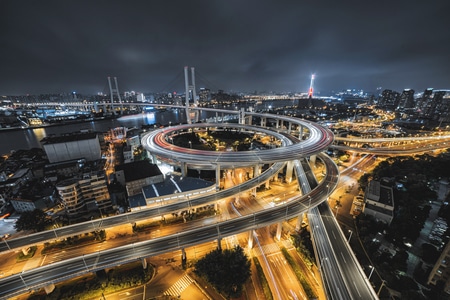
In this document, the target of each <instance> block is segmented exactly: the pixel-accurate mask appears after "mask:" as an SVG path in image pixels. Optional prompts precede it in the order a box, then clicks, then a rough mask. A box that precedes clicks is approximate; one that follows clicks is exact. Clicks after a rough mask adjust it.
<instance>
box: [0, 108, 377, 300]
mask: <svg viewBox="0 0 450 300" xmlns="http://www.w3.org/2000/svg"><path fill="white" fill-rule="evenodd" d="M266 117H270V118H278V119H282V120H283V121H288V122H292V123H295V124H297V125H298V126H301V127H304V128H307V130H308V133H309V136H308V137H309V138H308V139H307V140H306V141H299V142H296V143H293V142H292V141H290V140H289V139H286V138H284V137H283V136H281V135H279V134H278V133H277V132H275V131H273V130H269V132H270V133H269V132H267V134H270V135H273V136H276V137H278V138H279V139H280V140H282V141H283V145H284V146H285V147H283V148H277V149H272V150H263V151H253V152H252V151H249V153H246V155H242V152H239V153H237V152H234V153H226V152H225V153H224V152H222V153H214V154H212V153H208V160H205V155H204V153H201V151H200V152H198V151H199V150H195V149H185V148H180V149H175V148H174V147H173V145H171V144H169V143H168V140H167V139H166V135H168V134H170V133H171V132H173V131H174V128H175V130H177V129H178V130H181V129H182V130H185V129H190V128H195V127H205V126H207V127H211V126H214V125H211V124H208V125H199V124H191V125H181V127H180V126H176V127H171V128H170V129H167V128H166V129H167V130H166V129H163V130H158V131H156V132H155V133H152V134H150V135H148V136H146V137H145V139H146V140H145V143H146V145H151V147H150V148H151V149H152V150H154V151H155V152H157V155H160V156H161V157H170V155H171V154H170V153H171V152H172V150H177V151H176V155H177V159H178V160H179V161H184V162H193V165H206V164H210V163H211V160H212V161H215V162H216V163H217V164H220V165H222V166H223V165H225V166H235V165H236V166H237V165H239V166H240V165H241V164H242V165H252V164H256V163H267V162H274V165H273V166H272V167H271V168H270V169H269V170H268V171H266V172H264V173H263V174H262V175H261V176H260V177H257V178H253V179H252V180H250V181H248V182H246V183H244V184H241V185H239V186H236V187H234V188H231V189H227V190H224V191H220V192H218V193H216V194H214V195H208V196H205V197H201V198H197V199H191V200H187V201H183V202H181V203H175V204H172V205H167V206H161V207H157V208H154V209H148V210H144V211H139V212H135V213H132V214H126V215H119V216H115V217H111V218H107V219H103V220H96V221H95V222H85V223H83V224H80V225H79V227H76V226H74V228H72V229H71V230H70V229H69V228H66V227H64V228H60V229H58V232H59V233H61V234H63V235H73V234H75V233H79V232H80V231H92V229H93V228H95V229H98V228H104V227H108V226H114V225H117V224H118V222H119V223H120V222H121V223H132V222H134V221H136V220H138V219H144V218H150V217H152V216H160V215H162V214H164V213H170V212H173V211H177V210H179V209H183V208H186V207H190V206H192V205H194V206H195V205H200V204H202V203H207V202H211V201H216V200H218V199H220V198H223V197H228V196H231V195H234V194H236V193H239V192H241V191H244V190H248V189H250V188H253V187H255V186H258V185H260V184H261V183H263V182H265V181H266V180H267V179H269V178H270V177H271V176H273V175H275V174H276V173H278V171H279V170H280V169H281V168H282V167H283V166H284V164H285V162H286V161H291V160H295V159H299V158H302V157H305V156H310V155H313V154H317V155H318V157H319V158H321V159H322V160H323V161H324V163H325V166H326V170H327V174H326V177H325V179H324V180H322V181H321V183H320V184H319V185H318V186H316V187H315V188H314V189H312V190H311V191H310V193H308V194H303V195H301V196H300V195H298V196H294V197H292V198H290V199H289V201H287V202H286V204H283V205H280V206H276V207H273V208H270V209H265V210H262V211H259V212H257V213H254V214H252V215H247V216H242V217H238V218H235V219H232V220H228V221H224V222H219V223H217V224H213V225H209V226H203V227H201V228H197V229H193V230H189V231H186V232H180V233H178V234H176V235H172V236H164V237H161V238H157V239H153V240H149V241H145V242H140V243H135V244H132V245H127V246H122V247H118V248H114V249H109V250H106V251H102V252H98V253H93V254H89V255H85V256H83V257H78V258H73V259H68V260H65V261H62V262H58V263H54V264H52V265H47V266H43V267H39V268H36V269H33V270H30V271H27V272H23V273H21V274H16V275H12V276H9V277H7V278H4V279H2V280H0V284H1V286H2V291H1V292H0V296H4V295H13V294H17V293H19V292H22V291H23V290H26V289H30V288H37V287H42V286H45V285H47V284H50V283H55V282H58V281H62V280H65V279H67V278H70V277H74V276H78V275H80V274H82V273H86V272H92V271H95V270H98V269H103V268H106V267H110V266H114V265H117V264H121V263H125V262H129V261H133V260H136V259H140V258H143V257H148V256H153V255H157V254H160V253H164V252H167V251H173V250H177V249H182V248H185V247H189V246H193V245H196V244H199V243H204V242H206V241H210V240H212V239H220V238H222V237H226V236H229V235H233V234H236V233H241V232H246V231H250V230H253V229H256V228H259V227H264V226H267V225H269V224H273V223H276V222H279V221H281V220H285V219H288V218H292V217H296V216H298V215H299V214H301V213H303V212H305V211H308V210H309V209H311V208H313V207H316V206H318V205H319V204H320V203H322V202H323V201H325V200H326V199H327V196H328V193H329V191H330V190H333V189H334V187H335V186H336V185H337V181H338V175H339V174H338V169H337V167H336V165H335V164H334V163H333V162H332V161H331V160H330V159H329V158H328V156H326V155H323V154H321V151H322V150H324V149H325V148H326V147H328V146H329V145H330V144H331V143H332V141H333V135H332V133H331V132H330V131H328V130H327V129H325V128H322V127H320V126H318V125H315V124H313V123H310V122H307V121H303V120H298V119H294V118H289V117H285V116H278V115H266ZM215 125H217V126H221V127H223V126H224V124H223V123H220V124H215ZM229 125H230V124H226V125H225V126H229ZM232 126H233V127H235V128H237V129H245V128H247V129H248V130H253V129H255V128H256V129H257V131H265V130H267V129H262V128H260V127H255V126H249V125H236V124H234V125H232ZM194 150H195V151H194ZM254 152H257V153H254ZM249 160H250V161H251V163H249ZM297 175H298V176H299V174H297ZM299 177H300V176H299ZM74 229H75V231H74ZM59 230H60V231H59ZM64 230H70V231H67V232H66V231H64ZM49 234H50V236H48V235H49ZM55 236H56V237H58V238H59V237H61V236H58V233H57V231H56V230H55V231H53V232H50V233H49V232H46V233H41V234H37V235H35V236H33V237H32V239H30V237H27V240H28V243H30V242H31V243H37V242H39V241H43V240H48V239H54V238H55ZM16 240H18V239H15V240H11V241H9V243H11V244H12V243H14V242H15V241H16ZM24 242H25V241H22V243H21V244H22V245H23V244H24ZM5 243H6V242H5ZM18 245H19V244H18ZM7 246H8V245H7ZM12 246H14V244H12ZM16 247H22V246H16ZM8 248H11V246H8ZM328 248H329V249H331V248H332V247H331V246H330V245H328ZM331 272H337V271H336V269H333V270H331ZM339 273H340V272H339ZM339 276H340V277H342V276H344V275H342V274H340V275H339ZM331 284H333V283H331ZM350 288H352V287H350ZM360 288H361V287H360ZM362 288H364V289H367V291H368V292H367V293H364V294H371V291H370V290H371V287H368V286H363V287H362ZM339 289H342V286H336V287H334V290H339Z"/></svg>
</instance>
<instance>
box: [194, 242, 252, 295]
mask: <svg viewBox="0 0 450 300" xmlns="http://www.w3.org/2000/svg"><path fill="white" fill-rule="evenodd" d="M195 272H196V273H197V274H198V275H199V276H202V277H204V278H205V279H206V280H207V281H208V282H209V283H211V284H212V285H214V287H215V288H216V289H217V290H218V291H219V292H220V293H223V294H225V295H226V296H227V298H231V297H239V296H240V295H241V294H242V287H243V285H244V283H245V282H246V281H247V280H248V278H250V275H251V271H250V260H249V259H248V257H247V256H246V255H245V253H244V250H243V249H242V248H241V247H240V246H238V245H237V246H235V247H234V248H233V249H226V250H223V251H222V250H220V249H216V250H214V251H211V252H210V253H208V254H207V255H206V256H205V257H204V258H202V259H200V260H199V261H198V262H197V263H196V264H195Z"/></svg>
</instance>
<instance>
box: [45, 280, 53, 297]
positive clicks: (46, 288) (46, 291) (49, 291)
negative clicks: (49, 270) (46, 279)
mask: <svg viewBox="0 0 450 300" xmlns="http://www.w3.org/2000/svg"><path fill="white" fill-rule="evenodd" d="M54 289H55V284H53V283H50V284H47V285H46V286H44V291H45V293H46V294H47V295H48V294H50V293H51V292H53V290H54Z"/></svg>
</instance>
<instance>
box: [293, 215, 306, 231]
mask: <svg viewBox="0 0 450 300" xmlns="http://www.w3.org/2000/svg"><path fill="white" fill-rule="evenodd" d="M304 215H305V214H304V213H301V214H299V215H298V217H297V223H296V224H295V230H297V231H298V230H300V228H302V222H303V217H304Z"/></svg>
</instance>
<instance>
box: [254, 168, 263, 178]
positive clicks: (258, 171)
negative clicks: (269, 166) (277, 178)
mask: <svg viewBox="0 0 450 300" xmlns="http://www.w3.org/2000/svg"><path fill="white" fill-rule="evenodd" d="M259 175H261V168H260V166H259V165H256V166H254V167H253V178H256V177H258V176H259Z"/></svg>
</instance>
